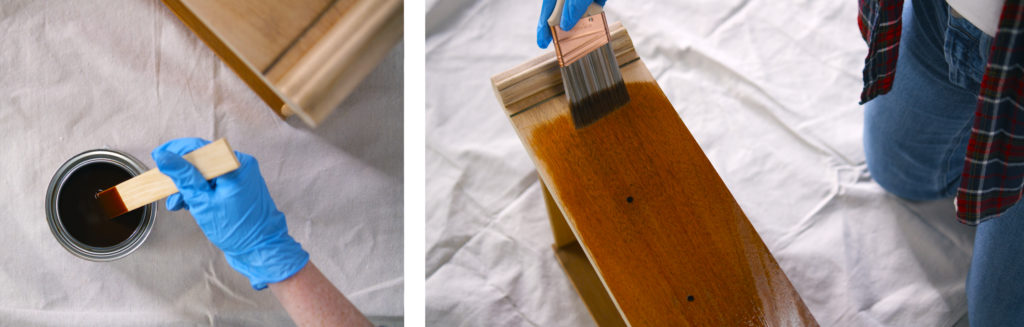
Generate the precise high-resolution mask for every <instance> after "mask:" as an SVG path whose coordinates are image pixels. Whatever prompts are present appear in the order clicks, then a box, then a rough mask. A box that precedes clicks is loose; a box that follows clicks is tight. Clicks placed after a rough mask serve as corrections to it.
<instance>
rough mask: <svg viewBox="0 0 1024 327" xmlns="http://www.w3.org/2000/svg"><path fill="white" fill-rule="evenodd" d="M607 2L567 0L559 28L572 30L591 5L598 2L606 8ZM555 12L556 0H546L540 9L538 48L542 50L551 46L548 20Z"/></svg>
mask: <svg viewBox="0 0 1024 327" xmlns="http://www.w3.org/2000/svg"><path fill="white" fill-rule="evenodd" d="M605 1H606V0H565V7H564V8H563V9H562V22H561V23H559V24H558V27H560V28H562V30H564V31H568V30H571V29H572V27H573V26H576V22H578V21H579V20H580V18H583V13H586V12H587V7H589V6H590V4H591V3H594V2H596V3H597V4H599V5H601V6H604V2H605ZM554 11H555V0H544V4H542V5H541V7H540V21H538V22H537V46H539V47H540V48H541V49H547V48H548V44H551V29H550V28H549V27H548V18H550V17H551V13H552V12H554Z"/></svg>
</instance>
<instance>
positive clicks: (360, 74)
mask: <svg viewBox="0 0 1024 327" xmlns="http://www.w3.org/2000/svg"><path fill="white" fill-rule="evenodd" d="M402 18H403V2H402V1H401V0H359V1H358V2H356V3H355V4H353V5H352V7H350V8H349V9H348V12H346V13H345V16H344V17H342V18H341V19H339V20H338V22H337V23H335V24H334V26H332V27H331V28H330V30H328V31H327V33H325V34H324V36H323V37H321V39H320V41H318V42H317V43H316V45H314V46H313V47H312V48H311V49H310V50H309V51H308V52H306V54H304V55H303V56H302V58H301V59H299V61H298V62H296V63H295V65H294V66H292V68H291V69H290V70H289V71H288V72H287V73H285V74H284V76H283V77H282V78H281V80H280V81H279V82H278V87H279V88H280V89H281V92H283V93H284V94H285V95H286V98H287V99H289V100H291V101H290V102H289V103H287V104H286V108H284V111H285V112H294V113H295V114H296V115H298V116H299V117H300V118H302V120H303V121H305V122H306V123H307V124H309V125H311V126H316V125H318V124H319V123H320V122H321V121H323V119H324V118H325V117H326V116H327V115H328V114H329V113H330V112H331V111H333V110H334V108H335V107H337V106H338V104H340V103H341V102H342V100H344V99H345V97H347V96H348V95H349V94H350V93H351V92H352V90H354V89H355V87H356V86H358V85H359V83H360V82H361V81H362V80H363V78H365V77H366V76H367V75H369V74H370V72H372V71H373V69H374V68H375V67H376V66H377V64H379V63H380V61H382V60H383V59H384V56H386V55H387V53H388V51H390V50H391V48H393V47H394V45H395V44H397V43H398V41H399V40H401V38H402V27H403V23H402Z"/></svg>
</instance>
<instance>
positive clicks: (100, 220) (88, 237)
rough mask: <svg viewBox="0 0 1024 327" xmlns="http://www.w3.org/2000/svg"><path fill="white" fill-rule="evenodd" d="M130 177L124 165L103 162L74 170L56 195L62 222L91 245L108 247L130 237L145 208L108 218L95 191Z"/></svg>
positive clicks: (69, 230) (72, 233) (75, 235)
mask: <svg viewBox="0 0 1024 327" xmlns="http://www.w3.org/2000/svg"><path fill="white" fill-rule="evenodd" d="M131 177H132V176H131V174H129V173H128V172H127V171H125V170H124V169H123V168H121V167H118V166H116V165H114V164H110V163H102V162H99V163H91V164H87V165H85V166H83V167H81V168H79V169H78V170H76V171H74V172H72V173H71V175H70V176H68V178H67V180H65V182H64V185H63V186H61V188H60V193H59V195H58V196H57V212H58V214H59V215H60V223H61V225H63V226H64V229H65V230H67V231H68V233H69V234H71V236H72V237H74V238H75V239H76V240H78V241H79V242H82V243H85V244H86V245H89V246H94V247H109V246H114V245H117V244H118V243H121V242H122V241H124V240H127V239H128V238H129V237H131V235H132V233H134V232H135V230H136V229H137V228H138V227H139V224H140V223H141V222H142V211H143V208H139V209H136V210H133V211H131V212H128V213H126V214H124V215H122V216H120V217H117V218H116V219H107V217H106V215H105V214H104V213H103V211H102V209H101V206H100V203H99V201H98V200H96V193H98V192H99V191H102V190H105V189H108V188H111V187H114V186H115V185H117V184H118V183H120V182H123V181H126V180H128V179H129V178H131Z"/></svg>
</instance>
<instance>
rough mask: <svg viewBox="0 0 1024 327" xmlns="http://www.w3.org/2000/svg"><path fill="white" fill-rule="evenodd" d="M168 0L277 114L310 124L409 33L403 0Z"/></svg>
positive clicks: (342, 98)
mask: <svg viewBox="0 0 1024 327" xmlns="http://www.w3.org/2000/svg"><path fill="white" fill-rule="evenodd" d="M163 2H164V4H166V5H167V7H168V8H170V9H171V10H172V11H173V12H174V13H175V15H177V16H178V18H180V19H181V20H182V22H184V23H185V25H186V26H188V27H189V28H190V29H192V31H193V32H195V33H196V35H198V36H199V38H200V39H202V40H203V42H205V43H206V44H207V45H208V46H209V47H210V48H211V49H212V50H213V51H214V52H215V53H216V54H217V55H218V56H219V57H220V58H221V59H222V60H224V62H225V63H226V64H227V65H228V66H229V67H231V69H232V70H233V71H235V73H236V74H238V76H239V77H241V78H242V80H243V81H245V82H246V84H247V85H249V87H250V88H252V89H253V91H254V92H256V94H257V95H259V96H260V98H261V99H263V101H264V102H266V103H267V105H268V106H270V107H271V109H273V110H274V111H275V112H276V113H278V115H280V116H282V117H286V116H289V115H291V114H295V115H298V116H299V117H300V118H301V119H302V120H303V121H304V122H306V123H307V124H309V125H310V126H316V125H318V124H319V123H320V122H321V121H323V119H324V118H325V117H326V116H327V115H328V114H329V113H330V112H332V111H333V110H334V109H335V108H336V107H337V106H338V104H340V103H341V102H342V101H343V100H344V98H345V97H347V96H348V94H349V93H351V92H352V90H353V89H355V86H356V85H358V84H359V82H360V81H362V80H363V78H365V77H366V75H368V74H369V73H370V72H371V71H372V69H373V68H374V67H376V65H377V64H379V63H380V61H381V60H383V59H384V56H385V55H386V54H387V52H388V51H389V50H390V49H391V48H393V47H394V45H395V44H397V43H398V41H399V40H401V35H402V20H401V17H402V1H401V0H295V1H273V0H217V1H207V0H163ZM396 17H397V18H396ZM318 49H319V50H318ZM296 85H299V86H298V87H297V86H296Z"/></svg>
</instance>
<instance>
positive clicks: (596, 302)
mask: <svg viewBox="0 0 1024 327" xmlns="http://www.w3.org/2000/svg"><path fill="white" fill-rule="evenodd" d="M540 187H541V189H542V190H543V191H544V204H545V205H546V206H547V208H548V219H549V220H550V221H551V231H552V232H553V233H554V235H555V244H554V245H552V246H551V248H552V249H554V250H555V257H557V258H558V263H559V264H561V265H562V270H565V274H566V275H568V276H569V280H570V281H572V285H573V287H574V288H576V293H577V294H579V295H580V298H582V299H583V304H585V305H586V306H587V310H589V311H590V316H591V317H593V318H594V322H596V323H597V325H598V326H600V327H612V326H616V327H617V326H623V327H624V326H626V322H625V321H624V320H623V319H622V316H621V315H620V313H619V309H618V308H617V307H615V303H614V302H612V297H611V295H609V294H608V291H607V290H605V288H604V284H603V283H601V278H600V277H598V276H597V271H595V270H594V266H593V265H591V263H590V260H589V259H587V255H586V253H584V252H583V247H581V246H580V243H579V242H578V241H576V236H575V235H573V233H572V229H570V227H569V224H568V222H567V221H566V220H565V216H563V215H562V210H561V209H559V208H558V204H557V203H555V199H554V198H552V197H551V193H550V192H548V187H547V186H546V185H544V181H543V180H541V181H540Z"/></svg>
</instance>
